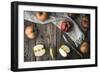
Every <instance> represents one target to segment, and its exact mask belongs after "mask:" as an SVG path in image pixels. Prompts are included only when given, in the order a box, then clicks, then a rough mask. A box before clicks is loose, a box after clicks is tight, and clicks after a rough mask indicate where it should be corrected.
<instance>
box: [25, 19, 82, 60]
mask: <svg viewBox="0 0 100 73" xmlns="http://www.w3.org/2000/svg"><path fill="white" fill-rule="evenodd" d="M30 23H32V22H30V21H26V20H24V25H25V26H26V25H27V24H30ZM36 27H37V28H38V36H37V38H36V39H33V40H29V39H28V38H27V37H26V35H24V61H25V62H28V61H46V60H65V59H66V60H69V59H80V58H81V57H80V56H79V55H78V54H77V53H76V52H75V51H74V50H72V49H71V52H70V53H69V54H68V56H67V57H66V58H63V57H62V56H61V55H60V54H59V51H58V49H59V47H60V46H61V45H62V44H65V45H67V43H66V42H65V41H64V39H63V37H62V34H63V32H62V31H61V30H60V29H59V28H58V27H56V26H55V25H54V24H52V23H48V24H36ZM37 44H43V45H44V46H45V49H46V53H45V55H43V56H42V57H36V56H35V55H34V52H33V47H34V46H35V45H37ZM50 48H52V49H53V52H54V59H52V58H51V56H50Z"/></svg>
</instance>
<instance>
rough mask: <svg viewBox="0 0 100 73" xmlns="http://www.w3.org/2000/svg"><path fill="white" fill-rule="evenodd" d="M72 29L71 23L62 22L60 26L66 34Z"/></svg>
mask: <svg viewBox="0 0 100 73" xmlns="http://www.w3.org/2000/svg"><path fill="white" fill-rule="evenodd" d="M71 27H72V23H71V22H70V21H62V22H61V24H60V29H61V30H62V31H64V32H69V30H70V28H71Z"/></svg>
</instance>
